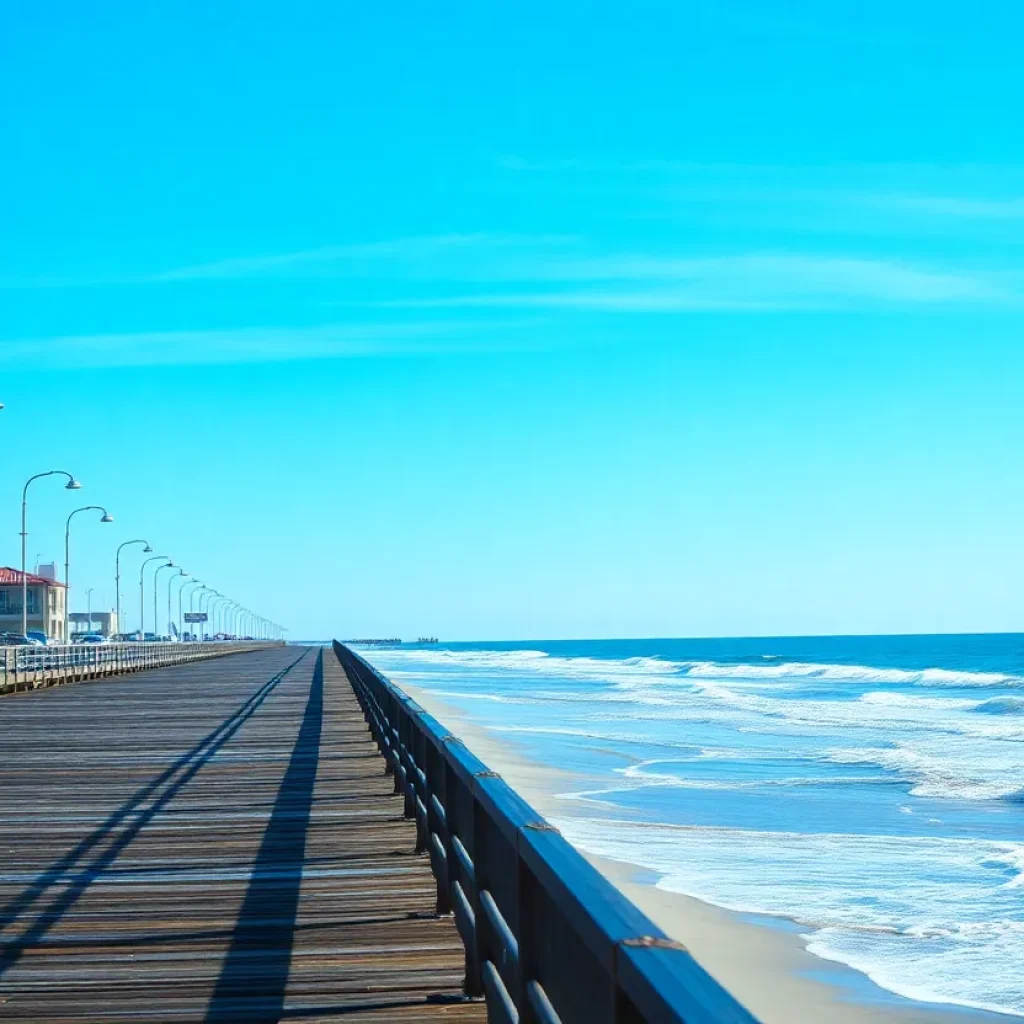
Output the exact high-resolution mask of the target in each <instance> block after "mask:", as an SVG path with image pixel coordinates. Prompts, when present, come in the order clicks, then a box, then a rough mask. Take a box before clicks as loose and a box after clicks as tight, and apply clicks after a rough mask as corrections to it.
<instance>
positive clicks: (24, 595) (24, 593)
mask: <svg viewBox="0 0 1024 1024" xmlns="http://www.w3.org/2000/svg"><path fill="white" fill-rule="evenodd" d="M44 476H66V477H67V478H68V482H67V483H66V484H65V485H64V490H66V491H77V490H78V489H79V488H80V487H81V486H82V485H81V484H80V483H79V482H78V481H77V480H76V479H75V478H74V477H73V476H72V475H71V474H70V473H67V472H65V471H64V470H63V469H51V470H50V471H49V472H47V473H36V475H35V476H30V477H29V478H28V480H26V481H25V487H24V488H23V490H22V492H21V632H22V635H24V634H25V633H27V632H28V576H27V575H26V574H25V541H26V540H27V538H28V526H27V525H26V523H27V520H28V485H29V484H30V483H32V481H33V480H41V479H42V478H43V477H44ZM64 608H65V610H66V609H67V594H65V595H64Z"/></svg>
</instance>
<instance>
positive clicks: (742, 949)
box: [400, 682, 1019, 1024]
mask: <svg viewBox="0 0 1024 1024" xmlns="http://www.w3.org/2000/svg"><path fill="white" fill-rule="evenodd" d="M400 685H401V687H402V689H404V690H405V691H406V692H407V693H408V694H409V695H410V696H411V697H413V698H414V699H415V700H416V701H418V702H419V703H420V704H421V705H422V706H423V707H424V708H426V709H427V711H429V712H430V714H432V715H434V716H435V717H436V718H437V719H438V720H440V721H442V722H444V723H445V725H446V726H448V727H449V728H450V729H451V730H452V731H453V732H455V733H457V734H458V735H459V736H461V737H462V739H463V740H464V741H465V742H466V744H467V745H468V746H469V747H470V749H471V750H472V751H473V752H474V753H475V754H476V755H477V756H478V757H479V758H481V760H483V761H484V762H485V763H487V764H488V765H489V766H490V767H491V768H493V769H494V770H495V771H497V772H499V773H500V774H501V775H502V777H503V778H504V779H505V780H506V781H507V782H508V783H509V785H511V786H512V787H513V788H514V789H516V790H517V791H518V792H519V793H520V794H521V795H522V796H523V797H525V798H526V799H527V800H528V801H529V802H530V803H531V804H532V805H533V806H534V807H536V808H537V810H538V811H540V812H541V813H542V814H544V815H545V816H546V817H560V816H564V815H565V814H566V804H565V802H564V801H561V800H559V799H558V794H560V793H564V792H568V791H572V790H576V789H579V787H580V782H581V777H580V776H579V775H569V774H568V773H565V774H562V773H559V772H558V771H557V770H553V769H551V768H549V767H547V766H541V765H537V764H533V763H530V762H529V761H527V760H525V759H524V758H522V757H521V756H519V755H518V753H517V751H516V749H515V746H514V745H513V744H512V743H508V742H506V741H503V740H499V739H497V738H496V737H495V735H494V733H493V732H491V731H489V730H487V729H486V728H483V727H481V726H479V725H477V724H476V723H474V722H472V721H470V720H469V719H468V718H467V717H466V716H465V715H464V714H462V713H461V712H460V711H459V710H458V709H457V708H455V707H454V706H452V705H451V704H450V703H448V702H446V701H444V700H442V699H439V698H438V697H436V696H435V695H434V694H432V693H431V692H430V691H429V690H426V689H424V688H423V687H420V686H417V685H414V684H410V683H406V682H402V683H400ZM582 781H586V779H585V778H584V779H582ZM584 854H585V856H587V859H588V860H589V861H591V863H593V864H594V866H595V867H597V869H598V870H599V871H601V872H602V874H604V875H605V877H606V878H608V880H609V881H610V882H612V884H613V885H615V886H616V887H617V888H618V889H619V890H620V891H621V892H622V893H624V894H625V895H626V896H627V897H629V899H631V900H632V901H633V902H634V903H635V904H636V905H637V906H639V907H640V908H641V909H642V910H643V911H644V913H646V914H647V915H648V916H649V917H650V918H651V920H652V921H654V922H655V923H656V924H657V925H659V926H660V927H661V928H662V929H663V930H664V931H665V933H666V934H668V935H670V936H671V937H672V938H674V939H677V940H678V941H680V942H682V943H684V944H685V945H686V946H687V948H688V949H689V950H690V951H691V952H692V953H693V955H694V957H695V958H696V959H697V960H698V961H699V962H700V963H701V964H702V965H703V966H704V968H705V969H706V970H708V971H709V972H710V973H711V974H712V975H713V976H714V977H715V978H717V979H718V980H719V981H720V982H721V983H722V984H723V985H724V986H725V987H726V988H727V989H729V991H730V992H732V993H733V994H734V995H735V996H736V997H737V998H738V999H739V1000H740V1001H741V1002H742V1003H743V1004H744V1005H745V1006H746V1007H747V1008H748V1009H749V1010H751V1012H752V1013H753V1014H754V1015H755V1016H757V1017H758V1018H759V1019H760V1020H762V1021H764V1022H765V1024H782V1022H786V1024H822V1022H830V1024H831V1022H835V1024H882V1022H885V1021H890V1022H897V1024H1008V1022H1010V1021H1013V1020H1017V1019H1019V1018H1017V1017H1014V1016H1012V1015H1005V1014H997V1013H991V1012H987V1011H981V1010H974V1009H970V1008H966V1007H960V1006H955V1005H947V1004H932V1003H921V1002H917V1001H914V1000H910V999H905V998H903V997H902V996H898V995H895V994H894V993H892V992H889V991H888V990H886V989H883V988H881V987H880V986H878V985H876V984H875V983H874V982H873V981H872V980H871V979H870V978H869V977H867V976H866V975H864V974H862V973H860V972H859V971H855V970H853V969H852V968H850V967H847V966H846V965H845V964H841V963H837V962H832V961H827V960H824V959H822V958H820V957H817V956H814V955H813V954H811V953H809V952H808V951H807V949H806V943H805V941H804V940H803V939H802V938H801V933H802V931H803V929H802V928H801V926H800V925H799V924H798V923H797V922H794V921H789V920H786V919H783V918H774V917H768V916H765V915H753V914H740V913H735V912H733V911H729V910H724V909H722V908H720V907H717V906H713V905H711V904H708V903H704V902H702V901H701V900H697V899H694V898H692V897H690V896H685V895H682V894H679V893H674V892H668V891H666V890H664V889H659V888H657V887H656V882H657V876H656V875H654V874H653V873H652V872H650V871H648V870H646V869H644V868H641V867H637V866H636V865H632V864H627V863H623V862H620V861H613V860H608V859H606V858H601V857H595V856H591V855H589V854H586V853H585V851H584Z"/></svg>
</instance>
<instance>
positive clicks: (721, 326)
mask: <svg viewBox="0 0 1024 1024" xmlns="http://www.w3.org/2000/svg"><path fill="white" fill-rule="evenodd" d="M362 7H365V9H361V7H360V6H357V5H352V4H338V3H327V2H316V0H308V2H305V3H301V4H296V5H293V9H291V10H288V11H285V10H283V9H282V8H281V5H278V4H268V3H263V2H259V0H257V2H249V3H246V4H240V3H218V4H207V3H204V4H189V3H185V4H179V5H173V6H157V5H138V4H129V3H126V2H125V3H120V2H108V3H105V4H97V5H88V8H87V9H86V8H83V7H82V5H77V4H71V3H68V2H62V0H60V2H53V3H49V4H45V5H43V4H40V5H31V6H30V5H21V7H20V9H18V10H16V11H14V12H13V13H12V14H9V15H8V17H7V25H6V28H5V32H4V33H3V36H2V38H0V87H2V89H3V93H4V96H5V98H6V99H5V104H4V114H3V119H4V123H3V137H4V149H5V159H4V160H3V161H2V162H0V204H2V206H0V219H2V224H3V230H2V232H0V400H2V401H4V402H6V404H7V409H6V411H4V412H3V413H2V414H0V430H2V432H3V435H2V436H3V439H4V446H3V450H4V453H5V454H4V458H3V460H2V463H0V493H2V494H5V495H6V496H7V497H6V499H5V500H6V504H7V509H8V512H7V521H8V529H7V530H6V531H5V535H6V537H7V540H6V541H5V542H0V564H12V565H16V564H17V563H18V557H19V556H18V537H17V531H18V512H19V496H20V487H21V483H22V482H23V480H24V478H25V477H27V476H28V475H30V474H31V473H33V472H38V471H39V470H42V469H49V468H54V467H59V468H67V469H70V470H72V471H73V472H75V473H76V474H77V475H79V476H80V477H81V478H82V479H83V481H84V482H85V484H86V488H85V489H83V490H82V491H81V492H79V494H78V498H80V499H81V502H80V503H82V504H91V503H93V502H96V503H100V504H105V505H106V506H107V507H108V508H109V509H110V511H111V512H112V513H113V514H114V515H115V516H116V517H117V522H116V523H115V524H114V525H112V526H101V525H100V524H98V523H93V522H90V521H88V520H86V519H85V517H80V518H79V519H78V520H77V521H76V528H75V529H76V546H75V556H74V569H73V573H74V578H75V580H76V581H79V582H80V584H81V587H80V588H76V589H78V595H79V596H78V599H76V602H75V603H76V606H77V605H78V604H82V603H84V598H83V593H82V590H83V589H84V587H86V586H92V587H95V588H96V593H95V601H96V602H97V603H98V604H106V605H108V606H109V605H112V604H113V583H112V579H111V576H112V569H111V566H112V562H113V549H114V547H115V545H116V543H117V542H119V541H120V540H124V539H129V538H131V537H136V536H142V537H147V538H148V539H150V540H151V541H152V542H153V543H154V545H156V546H157V548H158V551H161V552H162V551H164V550H166V551H168V552H169V553H170V554H171V555H172V557H174V558H175V559H176V560H177V561H179V562H180V563H181V564H182V565H184V566H185V568H186V569H188V570H190V571H192V572H194V573H195V574H196V575H197V576H199V577H200V578H202V579H203V580H204V581H208V582H209V583H210V584H211V585H213V586H215V587H217V588H218V589H220V590H222V591H224V592H225V593H228V594H230V595H232V596H235V597H236V598H237V599H238V600H240V601H242V602H243V603H246V604H249V605H250V606H251V607H254V608H257V609H260V610H263V611H264V612H265V614H267V615H268V616H270V617H272V618H275V619H277V620H279V621H281V622H283V623H284V624H286V625H287V626H289V627H290V628H291V630H292V635H293V636H296V637H298V636H316V637H328V636H331V635H353V634H361V635H366V634H387V635H391V634H399V635H404V636H410V635H416V634H419V633H423V632H426V633H433V634H437V635H439V636H443V637H449V638H474V637H476V638H499V637H504V638H541V637H570V636H652V635H661V636H667V635H725V634H773V633H816V632H875V631H886V632H892V631H933V630H934V631H947V630H985V629H991V630H1012V629H1017V628H1019V627H1020V624H1021V621H1022V618H1024V598H1022V597H1021V596H1020V592H1019V585H1018V581H1019V579H1020V578H1021V576H1022V574H1024V554H1022V549H1021V544H1020V522H1021V517H1020V508H1021V506H1022V499H1024V479H1022V473H1021V468H1020V451H1021V450H1022V442H1024V403H1022V402H1021V398H1020V396H1021V384H1022V382H1024V305H1022V299H1024V137H1022V135H1021V133H1020V132H1019V131H1017V130H1016V128H1015V126H1016V123H1017V120H1018V119H1019V110H1020V109H1021V105H1022V101H1024V86H1022V84H1021V78H1020V75H1019V72H1018V56H1017V53H1016V48H1017V40H1019V38H1020V34H1021V30H1022V29H1024V11H1022V10H1021V8H1020V6H1019V5H1018V4H1014V3H1011V2H989V3H978V4H975V5H972V7H971V8H970V9H969V10H967V11H965V9H964V8H963V6H962V5H960V4H953V3H944V2H937V0H930V2H927V3H926V2H924V0H905V2H903V3H901V4H898V5H894V4H892V3H884V4H883V3H881V2H875V0H867V2H858V3H852V2H838V3H834V4H830V5H827V9H826V5H822V4H819V3H812V2H810V0H807V2H799V3H798V2H781V0H771V2H769V0H717V2H714V3H711V2H707V3H705V2H701V0H698V2H693V3H688V4H676V3H651V2H647V3H643V2H641V3H637V4H631V5H628V6H627V5H611V4H580V3H570V2H565V3H560V4H556V5H551V4H539V3H532V2H525V3H521V4H517V5H494V4H478V3H474V4H470V3H452V4H448V5H443V6H441V7H439V6H437V5H426V4H418V3H397V4H394V5H390V6H387V7H380V5H362ZM378 8H380V9H378ZM34 487H35V488H36V489H35V490H34V495H33V505H32V520H31V522H30V534H31V536H30V540H29V547H30V553H29V557H30V561H34V556H35V553H37V552H38V553H41V554H42V555H43V557H44V560H46V559H47V558H50V557H52V558H54V559H55V560H58V561H61V560H62V554H61V551H62V543H63V542H62V538H63V517H64V516H65V515H66V514H67V512H68V511H69V510H70V509H71V508H72V507H74V505H73V504H71V501H72V497H73V496H71V495H68V494H66V493H65V492H63V491H61V490H60V488H59V487H58V486H57V485H56V484H53V483H52V482H44V483H42V484H38V485H34ZM3 544H5V545H6V547H4V546H2V545H3ZM131 621H132V620H131V619H129V623H131Z"/></svg>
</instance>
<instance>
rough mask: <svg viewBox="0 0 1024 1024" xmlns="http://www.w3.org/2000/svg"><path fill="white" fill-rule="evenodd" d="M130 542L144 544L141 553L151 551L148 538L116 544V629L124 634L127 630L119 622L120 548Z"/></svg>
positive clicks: (149, 553) (147, 553) (149, 552)
mask: <svg viewBox="0 0 1024 1024" xmlns="http://www.w3.org/2000/svg"><path fill="white" fill-rule="evenodd" d="M131 544H145V545H146V546H145V547H144V548H143V549H142V553H143V554H145V555H151V554H152V553H153V549H152V548H151V547H150V546H149V541H148V540H126V541H125V542H124V543H123V544H119V545H118V548H117V554H116V555H115V556H114V605H115V607H116V609H117V631H118V633H122V634H126V633H127V630H126V629H125V628H124V625H123V624H122V622H121V548H126V547H128V546H129V545H131Z"/></svg>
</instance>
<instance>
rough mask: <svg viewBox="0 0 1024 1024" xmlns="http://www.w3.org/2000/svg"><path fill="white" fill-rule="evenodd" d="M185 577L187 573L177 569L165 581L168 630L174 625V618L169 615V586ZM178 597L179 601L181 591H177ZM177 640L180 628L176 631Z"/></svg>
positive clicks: (179, 636) (179, 635)
mask: <svg viewBox="0 0 1024 1024" xmlns="http://www.w3.org/2000/svg"><path fill="white" fill-rule="evenodd" d="M187 576H188V573H187V572H185V570H184V569H179V570H178V571H177V572H176V573H175V574H174V575H173V576H172V577H171V578H170V579H169V580H168V581H167V624H168V628H170V626H172V625H173V624H174V618H173V617H172V615H171V584H173V583H174V581H175V580H176V579H179V578H182V577H187ZM182 586H184V584H182ZM178 595H179V600H180V595H181V591H180V590H179V591H178ZM178 638H179V639H180V638H181V629H180V628H179V629H178Z"/></svg>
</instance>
